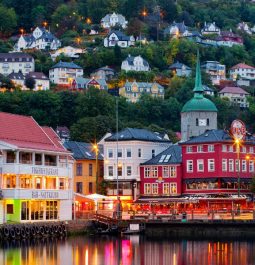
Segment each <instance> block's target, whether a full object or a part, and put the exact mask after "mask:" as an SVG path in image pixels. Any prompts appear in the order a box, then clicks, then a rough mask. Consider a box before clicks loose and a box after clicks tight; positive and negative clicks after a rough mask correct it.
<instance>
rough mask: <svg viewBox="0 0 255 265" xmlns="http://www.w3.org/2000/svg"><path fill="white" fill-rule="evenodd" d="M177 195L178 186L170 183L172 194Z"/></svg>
mask: <svg viewBox="0 0 255 265" xmlns="http://www.w3.org/2000/svg"><path fill="white" fill-rule="evenodd" d="M176 193H177V184H176V183H170V194H176Z"/></svg>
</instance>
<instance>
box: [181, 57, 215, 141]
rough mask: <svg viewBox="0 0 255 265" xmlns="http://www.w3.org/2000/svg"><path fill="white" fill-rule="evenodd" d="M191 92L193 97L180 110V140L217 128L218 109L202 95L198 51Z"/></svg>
mask: <svg viewBox="0 0 255 265" xmlns="http://www.w3.org/2000/svg"><path fill="white" fill-rule="evenodd" d="M193 92H194V96H193V98H192V99H190V100H189V101H188V102H187V103H186V104H185V105H184V106H183V108H182V111H181V135H182V142H184V141H187V140H189V139H190V138H191V137H193V136H198V135H200V134H202V133H204V132H205V131H206V130H213V129H217V112H218V110H217V108H216V106H215V105H214V103H213V102H212V101H211V100H209V99H207V98H205V97H204V89H203V86H202V80H201V69H200V61H199V53H198V54H197V66H196V81H195V87H194V89H193Z"/></svg>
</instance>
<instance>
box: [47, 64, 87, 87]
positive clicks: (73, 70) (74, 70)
mask: <svg viewBox="0 0 255 265" xmlns="http://www.w3.org/2000/svg"><path fill="white" fill-rule="evenodd" d="M82 76H83V69H82V67H80V66H79V65H77V64H75V63H73V62H71V63H69V62H62V61H59V62H58V63H57V64H55V65H54V66H52V67H51V68H50V70H49V78H50V81H51V82H52V83H54V84H58V85H64V86H67V85H69V86H71V85H72V82H73V80H74V79H75V78H76V77H82Z"/></svg>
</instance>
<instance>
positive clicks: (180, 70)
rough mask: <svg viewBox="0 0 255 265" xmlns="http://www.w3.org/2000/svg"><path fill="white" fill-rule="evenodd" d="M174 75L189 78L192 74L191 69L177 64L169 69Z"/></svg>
mask: <svg viewBox="0 0 255 265" xmlns="http://www.w3.org/2000/svg"><path fill="white" fill-rule="evenodd" d="M168 69H169V70H170V71H171V72H172V73H173V74H174V75H177V76H179V77H188V76H190V74H191V68H190V67H189V66H187V65H185V64H183V63H180V62H178V61H177V62H176V63H173V64H172V65H170V66H169V68H168Z"/></svg>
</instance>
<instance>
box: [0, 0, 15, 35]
mask: <svg viewBox="0 0 255 265" xmlns="http://www.w3.org/2000/svg"><path fill="white" fill-rule="evenodd" d="M16 26H17V16H16V13H15V11H14V9H13V8H7V7H5V6H3V5H1V4H0V35H2V36H10V35H11V34H12V32H13V31H14V29H15V28H16Z"/></svg>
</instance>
